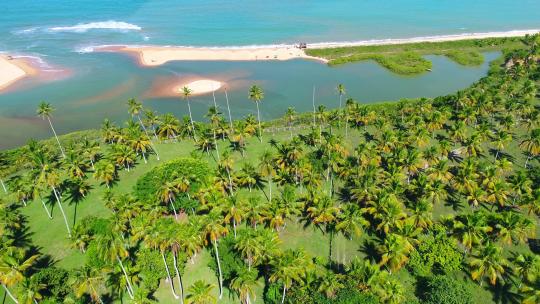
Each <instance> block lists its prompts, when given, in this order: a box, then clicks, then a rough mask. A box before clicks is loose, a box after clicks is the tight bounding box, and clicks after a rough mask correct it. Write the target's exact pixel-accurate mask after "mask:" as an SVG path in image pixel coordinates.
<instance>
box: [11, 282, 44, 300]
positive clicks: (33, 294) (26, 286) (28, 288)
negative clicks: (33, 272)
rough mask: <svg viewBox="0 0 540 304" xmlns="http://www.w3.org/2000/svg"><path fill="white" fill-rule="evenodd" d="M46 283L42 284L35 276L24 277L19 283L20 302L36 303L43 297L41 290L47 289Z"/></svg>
mask: <svg viewBox="0 0 540 304" xmlns="http://www.w3.org/2000/svg"><path fill="white" fill-rule="evenodd" d="M45 289H46V286H45V284H40V283H38V282H37V280H35V279H34V277H30V278H24V279H23V280H22V281H21V282H20V283H19V288H18V290H19V292H18V294H17V298H18V299H19V304H36V303H38V301H39V300H41V299H43V295H42V294H41V291H43V290H45Z"/></svg>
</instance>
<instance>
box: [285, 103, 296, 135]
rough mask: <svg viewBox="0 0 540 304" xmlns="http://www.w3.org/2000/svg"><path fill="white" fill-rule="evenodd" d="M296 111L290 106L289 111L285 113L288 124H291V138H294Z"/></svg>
mask: <svg viewBox="0 0 540 304" xmlns="http://www.w3.org/2000/svg"><path fill="white" fill-rule="evenodd" d="M296 114H297V113H296V111H295V110H294V108H293V107H288V108H287V112H286V113H285V120H286V121H287V125H288V126H289V132H290V133H291V140H292V138H293V133H292V125H293V123H294V119H295V118H296Z"/></svg>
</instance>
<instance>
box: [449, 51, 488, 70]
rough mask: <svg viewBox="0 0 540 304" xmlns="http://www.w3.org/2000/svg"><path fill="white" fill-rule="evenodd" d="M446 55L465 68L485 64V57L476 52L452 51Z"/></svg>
mask: <svg viewBox="0 0 540 304" xmlns="http://www.w3.org/2000/svg"><path fill="white" fill-rule="evenodd" d="M444 55H445V56H446V57H448V58H450V59H451V60H452V61H454V62H456V63H459V64H461V65H464V66H479V65H481V64H482V63H484V56H483V55H482V53H480V52H478V51H476V50H466V51H461V50H451V51H447V52H445V53H444Z"/></svg>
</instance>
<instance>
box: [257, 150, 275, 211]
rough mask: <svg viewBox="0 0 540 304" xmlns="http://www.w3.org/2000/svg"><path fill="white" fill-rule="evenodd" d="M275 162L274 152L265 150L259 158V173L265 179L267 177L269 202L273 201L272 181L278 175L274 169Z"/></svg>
mask: <svg viewBox="0 0 540 304" xmlns="http://www.w3.org/2000/svg"><path fill="white" fill-rule="evenodd" d="M274 164H275V160H274V155H273V154H272V152H270V151H268V150H265V151H264V152H263V154H262V155H261V156H260V157H259V171H260V173H261V175H262V176H263V177H266V179H267V182H268V196H267V198H268V201H269V202H271V201H272V179H273V178H274V175H275V174H276V170H275V168H274Z"/></svg>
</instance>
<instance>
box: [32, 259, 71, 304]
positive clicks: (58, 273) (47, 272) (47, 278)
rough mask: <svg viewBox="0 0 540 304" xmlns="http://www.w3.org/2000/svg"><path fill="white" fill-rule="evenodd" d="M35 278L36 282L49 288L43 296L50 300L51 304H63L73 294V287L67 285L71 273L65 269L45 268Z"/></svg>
mask: <svg viewBox="0 0 540 304" xmlns="http://www.w3.org/2000/svg"><path fill="white" fill-rule="evenodd" d="M33 278H34V279H35V280H36V282H38V283H40V284H44V285H46V286H47V289H45V291H43V292H42V293H43V296H45V297H47V298H49V300H50V303H56V302H58V303H61V302H62V301H63V300H64V298H65V297H66V296H67V295H68V294H69V293H70V292H71V287H70V286H69V285H68V284H66V282H67V281H68V279H69V272H68V271H67V270H65V269H62V268H56V267H48V268H44V269H41V270H40V271H39V272H37V273H36V274H35V275H34V277H33Z"/></svg>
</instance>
